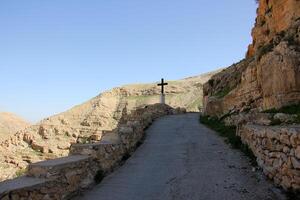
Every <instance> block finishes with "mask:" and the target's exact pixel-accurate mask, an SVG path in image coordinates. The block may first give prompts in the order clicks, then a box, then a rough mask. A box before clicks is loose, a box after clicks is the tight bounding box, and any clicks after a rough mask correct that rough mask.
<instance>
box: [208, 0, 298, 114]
mask: <svg viewBox="0 0 300 200" xmlns="http://www.w3.org/2000/svg"><path fill="white" fill-rule="evenodd" d="M257 14H258V16H257V19H256V23H255V27H254V28H253V31H252V36H253V44H252V45H250V47H249V50H248V53H247V57H246V58H245V59H244V60H242V61H241V62H240V63H238V64H236V65H233V66H231V67H229V68H227V69H225V70H224V71H222V72H221V73H218V74H216V75H214V76H213V77H212V79H211V80H209V81H208V83H206V84H205V85H204V104H205V105H204V107H205V113H206V114H208V115H218V116H221V115H223V114H226V113H228V112H239V111H243V110H257V111H261V110H266V109H270V108H280V107H282V106H285V105H289V104H294V103H298V102H300V45H299V44H300V26H299V25H300V1H298V0H261V1H260V3H259V8H258V11H257Z"/></svg>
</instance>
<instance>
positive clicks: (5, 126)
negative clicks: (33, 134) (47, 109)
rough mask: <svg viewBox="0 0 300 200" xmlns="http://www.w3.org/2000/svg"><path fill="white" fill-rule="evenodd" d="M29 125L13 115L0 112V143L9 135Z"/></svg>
mask: <svg viewBox="0 0 300 200" xmlns="http://www.w3.org/2000/svg"><path fill="white" fill-rule="evenodd" d="M29 125H30V124H29V123H28V122H26V121H25V120H24V119H22V118H21V117H19V116H17V115H15V114H13V113H8V112H0V141H3V140H6V139H8V138H9V136H10V135H12V134H14V133H16V132H17V131H19V130H21V129H24V128H25V127H27V126H29Z"/></svg>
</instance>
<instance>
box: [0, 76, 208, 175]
mask: <svg viewBox="0 0 300 200" xmlns="http://www.w3.org/2000/svg"><path fill="white" fill-rule="evenodd" d="M212 74H213V73H208V74H204V75H201V76H195V77H190V78H186V79H183V80H178V81H169V85H168V87H167V88H166V95H167V98H166V103H167V104H169V105H171V106H172V107H182V108H186V109H187V110H188V111H199V106H200V107H201V106H202V84H203V83H205V82H206V81H207V80H208V79H209V78H210V77H211V75H212ZM159 94H160V89H159V88H158V87H157V86H156V84H154V83H153V84H135V85H126V86H123V87H119V88H114V89H112V90H110V91H107V92H104V93H102V94H100V95H98V96H96V97H95V98H93V99H91V100H89V101H87V102H85V103H83V104H81V105H78V106H75V107H74V108H72V109H70V110H68V111H66V112H63V113H60V114H58V115H55V116H52V117H48V118H46V119H44V120H42V121H41V122H39V123H37V124H36V125H33V126H30V127H27V128H25V129H23V130H20V131H18V132H17V133H15V134H13V135H12V136H11V137H10V138H8V139H7V140H5V141H2V142H0V152H3V153H0V170H1V174H0V180H5V179H9V178H12V177H15V176H16V175H19V174H21V173H22V172H23V169H24V168H25V167H26V166H27V165H28V164H30V163H33V162H36V161H40V160H47V159H52V158H57V157H61V156H66V155H68V153H69V149H70V146H71V145H72V144H74V143H89V142H93V141H99V140H101V138H102V137H110V136H111V137H113V134H110V133H111V130H113V129H115V128H116V126H117V124H118V123H119V121H120V119H121V116H122V114H123V110H124V108H125V107H126V109H127V111H128V112H130V111H131V110H135V109H136V108H137V107H143V106H146V105H149V104H154V103H157V102H159ZM4 152H5V153H4Z"/></svg>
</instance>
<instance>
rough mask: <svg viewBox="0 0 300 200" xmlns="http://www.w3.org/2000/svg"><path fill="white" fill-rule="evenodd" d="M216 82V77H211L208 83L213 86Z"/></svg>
mask: <svg viewBox="0 0 300 200" xmlns="http://www.w3.org/2000/svg"><path fill="white" fill-rule="evenodd" d="M214 82H215V80H214V79H209V80H208V84H209V85H210V86H211V87H213V86H214Z"/></svg>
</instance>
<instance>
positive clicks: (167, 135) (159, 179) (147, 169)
mask: <svg viewBox="0 0 300 200" xmlns="http://www.w3.org/2000/svg"><path fill="white" fill-rule="evenodd" d="M78 199H86V200H93V199H99V200H169V199H172V200H202V199H203V200H211V199H213V200H214V199H215V200H226V199H228V200H239V199H243V200H248V199H253V200H254V199H255V200H256V199H257V200H258V199H259V200H264V199H270V200H271V199H272V200H276V199H284V195H282V194H281V193H280V191H279V190H278V189H276V188H274V186H273V185H272V184H271V183H270V182H267V181H266V180H265V179H264V177H263V176H262V175H261V174H260V173H259V172H252V167H251V166H250V164H249V162H248V160H247V158H246V157H245V156H243V155H242V154H241V153H240V152H239V151H238V150H233V149H231V148H230V147H228V145H227V144H225V143H224V141H223V139H222V138H220V137H219V136H218V135H217V134H216V133H215V132H213V131H211V130H209V129H208V128H206V127H205V126H203V125H201V124H199V121H198V114H185V115H177V116H167V117H163V118H161V119H159V120H157V121H156V122H155V123H154V124H153V125H152V126H151V127H150V128H149V129H148V130H147V137H146V140H145V142H144V144H143V145H142V146H140V147H139V148H138V150H137V151H136V152H135V153H134V155H133V156H132V157H131V158H129V159H128V160H127V162H126V163H125V164H124V165H123V166H122V167H121V168H119V169H118V170H116V171H115V172H114V173H112V174H111V175H109V176H107V177H106V178H105V179H104V180H103V181H102V183H101V184H99V185H97V186H96V187H95V188H93V189H92V190H90V191H87V192H86V193H84V196H81V197H79V198H78Z"/></svg>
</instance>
